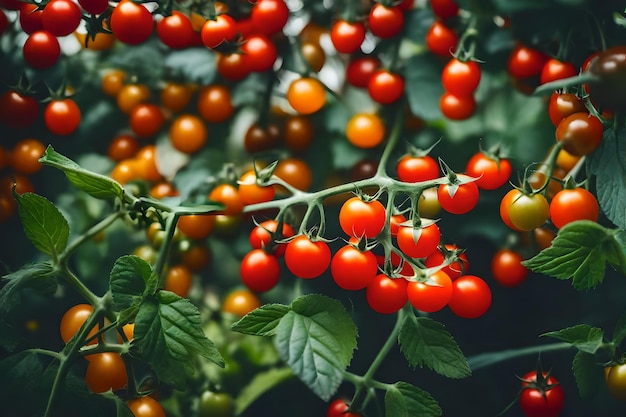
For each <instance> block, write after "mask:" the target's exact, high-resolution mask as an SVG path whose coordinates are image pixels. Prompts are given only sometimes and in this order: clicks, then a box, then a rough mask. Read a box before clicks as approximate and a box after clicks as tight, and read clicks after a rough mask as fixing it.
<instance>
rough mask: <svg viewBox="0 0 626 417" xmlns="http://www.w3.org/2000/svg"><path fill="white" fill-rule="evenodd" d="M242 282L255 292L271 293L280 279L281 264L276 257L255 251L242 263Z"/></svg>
mask: <svg viewBox="0 0 626 417" xmlns="http://www.w3.org/2000/svg"><path fill="white" fill-rule="evenodd" d="M240 272H241V280H242V281H243V283H244V284H245V285H246V287H248V288H249V289H250V290H252V291H255V292H265V291H269V290H271V289H272V288H274V287H275V286H276V284H277V283H278V280H279V278H280V264H279V263H278V259H277V258H276V256H275V255H272V254H269V253H267V252H265V251H264V250H262V249H253V250H251V251H250V252H248V254H247V255H246V256H245V257H244V258H243V260H242V261H241V267H240Z"/></svg>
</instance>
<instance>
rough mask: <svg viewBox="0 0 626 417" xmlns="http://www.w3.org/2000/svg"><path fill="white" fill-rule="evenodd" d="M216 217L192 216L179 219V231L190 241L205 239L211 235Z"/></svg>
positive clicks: (208, 215)
mask: <svg viewBox="0 0 626 417" xmlns="http://www.w3.org/2000/svg"><path fill="white" fill-rule="evenodd" d="M214 225H215V216H213V215H210V214H190V215H188V216H181V218H180V219H178V229H179V230H180V231H181V232H182V233H183V234H184V235H185V236H187V237H188V238H189V239H196V240H199V239H204V238H206V237H207V236H209V235H210V234H211V231H212V230H213V226H214Z"/></svg>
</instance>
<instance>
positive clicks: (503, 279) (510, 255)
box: [491, 249, 528, 287]
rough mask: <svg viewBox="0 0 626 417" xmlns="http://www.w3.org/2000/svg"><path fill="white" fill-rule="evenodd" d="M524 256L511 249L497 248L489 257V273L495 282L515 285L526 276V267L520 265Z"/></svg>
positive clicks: (521, 281) (508, 285)
mask: <svg viewBox="0 0 626 417" xmlns="http://www.w3.org/2000/svg"><path fill="white" fill-rule="evenodd" d="M523 260H524V258H523V257H522V255H520V254H519V253H518V252H516V251H514V250H512V249H499V250H498V251H497V252H496V253H495V254H494V255H493V258H492V259H491V274H492V275H493V278H494V279H495V280H496V282H497V283H498V284H500V285H502V286H504V287H516V286H518V285H520V284H521V283H523V282H524V281H525V280H526V277H527V276H528V269H526V267H525V266H524V265H522V261H523Z"/></svg>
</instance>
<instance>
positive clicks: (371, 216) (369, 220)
mask: <svg viewBox="0 0 626 417" xmlns="http://www.w3.org/2000/svg"><path fill="white" fill-rule="evenodd" d="M385 222H386V210H385V207H384V206H383V205H382V203H381V202H380V201H378V200H372V201H364V200H362V199H361V198H359V197H352V198H350V199H349V200H347V201H346V202H345V203H343V205H342V206H341V210H339V224H340V226H341V229H342V230H343V231H344V232H345V233H346V234H347V235H349V236H354V237H357V238H362V237H366V238H373V237H375V236H377V235H378V234H379V233H380V232H381V230H383V227H385Z"/></svg>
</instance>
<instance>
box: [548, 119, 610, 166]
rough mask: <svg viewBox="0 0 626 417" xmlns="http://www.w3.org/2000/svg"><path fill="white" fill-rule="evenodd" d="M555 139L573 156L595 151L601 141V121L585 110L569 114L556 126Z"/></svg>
mask: <svg viewBox="0 0 626 417" xmlns="http://www.w3.org/2000/svg"><path fill="white" fill-rule="evenodd" d="M555 135H556V140H557V142H561V145H562V146H563V149H565V150H566V151H567V152H569V153H570V154H571V155H574V156H584V155H588V154H590V153H591V152H593V151H595V150H596V149H597V148H598V147H599V146H600V142H602V137H603V135H604V127H603V126H602V122H601V121H600V119H598V118H597V117H595V116H592V115H590V114H589V113H587V112H578V113H574V114H571V115H569V116H567V117H566V118H564V119H563V120H561V121H560V122H559V124H558V126H557V127H556V132H555Z"/></svg>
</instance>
